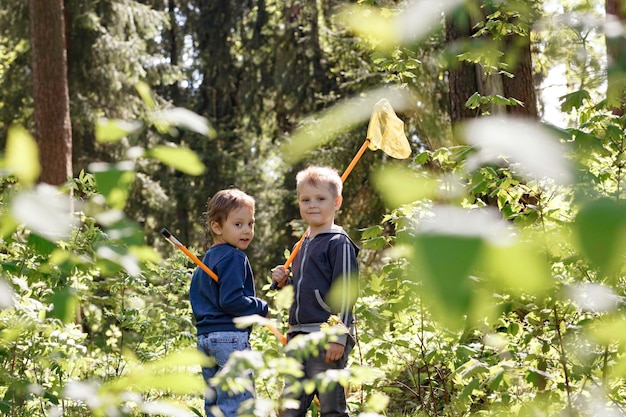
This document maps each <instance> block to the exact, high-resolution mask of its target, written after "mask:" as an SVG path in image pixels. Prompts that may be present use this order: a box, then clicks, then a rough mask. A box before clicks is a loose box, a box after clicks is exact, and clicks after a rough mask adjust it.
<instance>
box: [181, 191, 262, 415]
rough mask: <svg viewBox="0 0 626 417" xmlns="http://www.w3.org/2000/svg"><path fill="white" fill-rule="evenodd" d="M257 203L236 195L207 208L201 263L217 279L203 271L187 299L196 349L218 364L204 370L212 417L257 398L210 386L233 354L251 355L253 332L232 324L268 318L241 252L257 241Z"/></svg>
mask: <svg viewBox="0 0 626 417" xmlns="http://www.w3.org/2000/svg"><path fill="white" fill-rule="evenodd" d="M254 208H255V201H254V199H253V198H252V197H251V196H249V195H247V194H246V193H244V192H243V191H240V190H238V189H228V190H222V191H219V192H218V193H217V194H215V195H214V196H213V198H211V199H210V200H209V201H208V203H207V213H206V215H207V226H208V228H209V230H210V232H211V236H212V238H213V244H212V245H211V247H210V248H209V250H208V251H207V252H206V254H205V255H204V259H203V260H202V261H203V262H204V263H205V264H206V265H207V266H208V267H209V269H211V270H212V271H213V272H215V273H216V274H217V276H218V280H217V282H215V281H214V280H213V279H212V278H211V277H210V276H209V275H207V273H206V272H204V271H203V270H202V269H201V268H197V269H196V270H195V272H194V274H193V277H192V280H191V287H190V289H189V299H190V302H191V308H192V310H193V315H194V318H195V322H196V329H197V333H198V349H199V350H200V351H201V352H203V353H204V354H206V355H207V356H211V357H213V358H214V359H215V362H216V365H215V366H213V367H210V368H202V375H203V377H204V379H205V381H206V382H207V384H208V386H209V387H210V388H211V389H210V390H208V391H207V394H206V395H205V401H204V409H205V412H206V415H207V417H212V416H213V415H215V414H216V413H217V415H220V413H219V412H217V410H215V411H214V410H212V408H213V407H215V406H217V407H218V408H219V410H220V411H221V413H222V414H223V415H224V416H225V417H234V416H236V415H237V409H238V408H239V405H240V404H241V403H242V402H243V401H245V400H247V399H249V398H252V397H253V395H254V394H253V393H251V392H247V391H246V392H243V393H240V394H231V393H228V392H225V391H222V390H221V389H220V388H219V387H217V386H211V381H210V380H211V378H212V377H213V376H214V375H215V374H216V373H217V372H218V371H219V370H220V369H222V367H223V366H224V364H225V363H226V361H227V360H228V357H229V356H230V354H231V353H232V352H233V351H235V350H246V349H250V342H249V336H250V330H251V329H250V328H247V329H240V328H237V327H236V326H235V323H234V322H233V319H234V318H235V317H240V316H248V315H252V314H259V315H261V316H263V317H265V316H267V314H268V305H267V303H266V302H265V301H263V300H261V299H259V298H257V297H256V296H255V288H254V277H253V274H252V268H251V267H250V262H249V261H248V257H247V256H246V254H245V253H244V252H243V250H245V249H247V248H248V245H249V244H250V242H251V241H252V238H253V237H254Z"/></svg>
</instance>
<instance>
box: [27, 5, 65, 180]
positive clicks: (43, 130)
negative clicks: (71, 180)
mask: <svg viewBox="0 0 626 417" xmlns="http://www.w3.org/2000/svg"><path fill="white" fill-rule="evenodd" d="M29 7H30V8H29V11H30V38H31V53H32V58H31V59H32V71H33V99H34V117H35V136H36V138H37V141H38V143H39V148H40V152H39V153H40V159H41V167H42V174H41V177H40V181H41V182H46V183H48V184H52V185H60V184H63V183H65V182H66V181H67V179H68V177H71V176H72V127H71V123H70V107H69V92H68V85H67V54H66V48H65V46H66V45H65V24H64V16H63V0H51V1H43V0H30V3H29Z"/></svg>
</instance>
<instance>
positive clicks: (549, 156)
mask: <svg viewBox="0 0 626 417" xmlns="http://www.w3.org/2000/svg"><path fill="white" fill-rule="evenodd" d="M464 136H465V139H466V140H467V142H468V143H469V144H471V145H473V146H475V147H476V148H477V152H476V153H475V154H473V155H471V156H470V157H469V158H468V160H467V167H468V169H470V170H473V169H476V168H478V167H479V166H481V165H483V164H486V163H490V162H501V161H503V160H504V161H509V162H512V163H514V164H516V165H515V166H513V167H512V168H514V169H515V170H519V171H520V174H522V175H524V176H526V177H527V178H530V179H543V178H549V179H551V180H553V181H555V182H557V183H559V184H569V183H570V182H571V180H572V172H571V167H570V164H569V162H568V160H567V159H565V154H566V151H567V150H566V148H565V146H564V145H563V144H561V143H560V142H559V140H558V137H557V136H556V135H555V133H554V132H553V131H552V130H550V129H547V128H545V127H543V126H541V125H540V124H538V123H534V122H530V121H528V120H524V119H518V118H512V117H508V118H506V117H495V116H492V117H481V118H479V119H473V120H472V121H470V122H468V123H467V124H466V125H465V127H464Z"/></svg>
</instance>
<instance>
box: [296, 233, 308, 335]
mask: <svg viewBox="0 0 626 417" xmlns="http://www.w3.org/2000/svg"><path fill="white" fill-rule="evenodd" d="M303 245H304V250H303V251H302V260H301V261H300V279H299V280H298V288H297V289H296V294H298V297H296V323H298V324H300V294H302V293H301V292H300V288H301V287H302V281H303V280H304V261H305V260H306V253H307V251H308V249H309V238H308V237H307V238H306V239H304V243H303Z"/></svg>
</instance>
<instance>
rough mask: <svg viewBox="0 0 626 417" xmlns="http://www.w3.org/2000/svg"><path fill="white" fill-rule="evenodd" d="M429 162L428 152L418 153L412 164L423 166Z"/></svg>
mask: <svg viewBox="0 0 626 417" xmlns="http://www.w3.org/2000/svg"><path fill="white" fill-rule="evenodd" d="M429 160H430V152H420V153H419V154H417V156H416V157H415V159H413V162H414V163H416V164H417V165H424V164H425V163H426V162H428V161H429Z"/></svg>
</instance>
